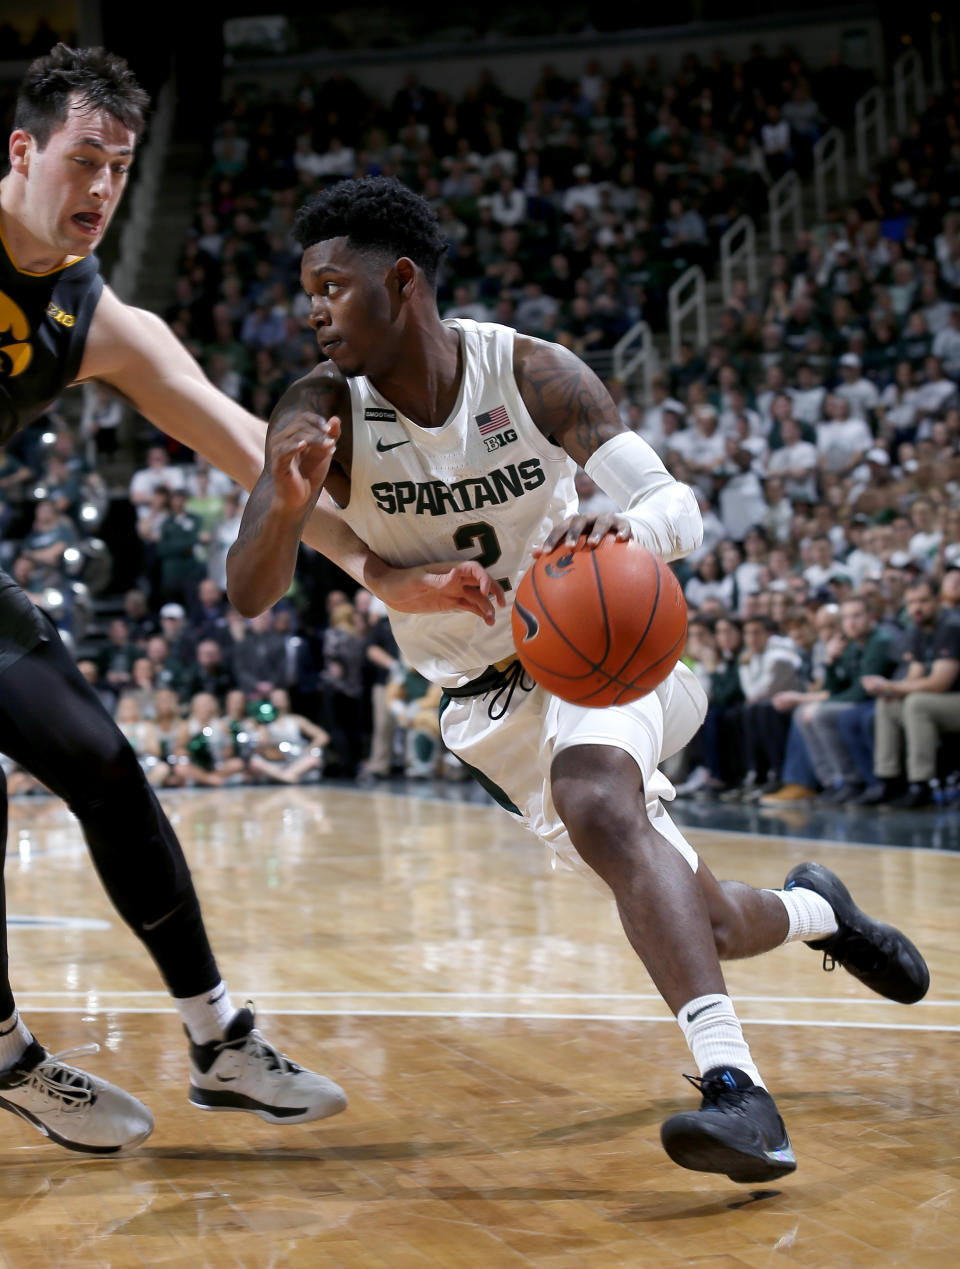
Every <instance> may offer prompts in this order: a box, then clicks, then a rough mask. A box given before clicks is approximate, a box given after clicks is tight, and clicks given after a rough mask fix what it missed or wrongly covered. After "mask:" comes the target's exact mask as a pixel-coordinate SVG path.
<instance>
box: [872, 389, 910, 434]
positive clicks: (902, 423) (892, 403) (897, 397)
mask: <svg viewBox="0 0 960 1269" xmlns="http://www.w3.org/2000/svg"><path fill="white" fill-rule="evenodd" d="M880 404H881V405H882V406H883V416H884V419H885V421H886V422H888V423H889V424H890V425H891V426H892V427H902V428H908V427H913V424H914V422H915V420H916V417H917V410H918V409H919V407H920V400H919V397H918V396H917V390H916V388H907V390H906V392H901V391H900V389H899V388H898V387H897V385H896V384H895V383H888V384H887V386H886V387H885V388H884V390H883V392H881V394H880Z"/></svg>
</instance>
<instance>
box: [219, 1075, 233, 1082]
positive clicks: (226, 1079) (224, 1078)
mask: <svg viewBox="0 0 960 1269" xmlns="http://www.w3.org/2000/svg"><path fill="white" fill-rule="evenodd" d="M237 1078H238V1076H236V1075H218V1076H217V1079H218V1080H219V1081H220V1083H221V1084H232V1083H233V1082H234V1081H235V1080H236V1079H237Z"/></svg>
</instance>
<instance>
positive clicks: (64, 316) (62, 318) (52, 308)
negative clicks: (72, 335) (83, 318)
mask: <svg viewBox="0 0 960 1269" xmlns="http://www.w3.org/2000/svg"><path fill="white" fill-rule="evenodd" d="M47 317H52V318H53V320H54V321H55V322H59V323H60V325H61V326H76V324H77V319H76V318H75V317H74V316H73V314H72V313H65V312H64V311H63V309H62V308H57V306H56V304H54V302H53V300H51V301H50V303H49V304H48V305H47Z"/></svg>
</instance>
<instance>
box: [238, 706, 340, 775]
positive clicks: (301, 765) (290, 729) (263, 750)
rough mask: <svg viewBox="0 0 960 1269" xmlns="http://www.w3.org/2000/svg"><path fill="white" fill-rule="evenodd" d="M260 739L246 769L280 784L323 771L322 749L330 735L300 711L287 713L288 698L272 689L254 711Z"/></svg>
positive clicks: (327, 742)
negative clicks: (265, 702) (265, 699)
mask: <svg viewBox="0 0 960 1269" xmlns="http://www.w3.org/2000/svg"><path fill="white" fill-rule="evenodd" d="M257 729H258V733H259V739H258V743H257V748H256V751H255V752H254V753H253V754H252V755H251V756H250V759H249V769H250V771H251V772H253V773H256V774H258V775H262V776H266V778H267V779H268V780H274V781H276V782H277V783H279V784H300V783H301V782H302V781H303V780H304V779H306V777H307V776H308V775H309V774H310V773H311V772H314V771H322V770H323V751H324V748H325V746H326V745H327V744H329V741H330V737H329V736H328V735H327V733H326V732H325V731H324V730H323V728H322V727H318V726H317V725H316V723H312V722H311V721H310V719H309V718H304V717H303V715H302V714H291V713H290V698H289V696H288V695H287V693H286V692H285V691H284V690H283V688H275V689H274V690H273V691H272V692H271V693H270V697H269V702H268V703H267V705H266V706H262V707H261V708H260V709H259V710H258V712H257Z"/></svg>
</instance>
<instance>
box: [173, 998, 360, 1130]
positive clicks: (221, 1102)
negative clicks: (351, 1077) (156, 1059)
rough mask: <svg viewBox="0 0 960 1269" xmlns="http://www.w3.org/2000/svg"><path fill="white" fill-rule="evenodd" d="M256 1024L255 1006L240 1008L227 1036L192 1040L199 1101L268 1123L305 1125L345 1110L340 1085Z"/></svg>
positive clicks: (193, 1095) (194, 1099)
mask: <svg viewBox="0 0 960 1269" xmlns="http://www.w3.org/2000/svg"><path fill="white" fill-rule="evenodd" d="M247 1003H248V1004H249V1003H250V1002H249V1001H248V1002H247ZM253 1023H254V1015H253V1012H252V1010H251V1009H249V1008H247V1009H241V1010H240V1012H239V1013H238V1014H237V1016H236V1017H235V1018H234V1020H233V1022H231V1024H230V1026H229V1028H228V1029H227V1034H226V1037H225V1038H224V1039H223V1040H214V1041H213V1042H212V1043H211V1044H194V1043H193V1041H192V1040H191V1041H190V1101H191V1103H192V1104H193V1105H194V1106H198V1107H199V1108H200V1109H201V1110H247V1111H250V1113H251V1114H253V1115H259V1116H260V1118H261V1119H265V1120H266V1121H267V1123H268V1124H306V1123H309V1122H310V1121H311V1120H313V1119H326V1118H328V1117H329V1116H330V1115H339V1113H340V1111H341V1110H345V1109H346V1105H347V1095H346V1093H345V1092H344V1091H343V1089H342V1088H341V1087H340V1086H339V1085H338V1084H334V1082H333V1080H328V1079H327V1078H326V1077H325V1076H323V1075H317V1074H316V1073H315V1072H314V1071H308V1070H306V1069H305V1068H304V1067H302V1066H297V1064H296V1063H295V1062H291V1061H290V1059H289V1058H288V1057H285V1056H284V1054H282V1053H280V1052H278V1050H277V1049H275V1048H274V1047H273V1045H272V1044H270V1043H269V1042H268V1041H267V1040H265V1039H264V1037H263V1036H262V1035H261V1034H260V1032H259V1031H258V1030H257V1029H256V1027H255V1026H254V1025H253Z"/></svg>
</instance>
